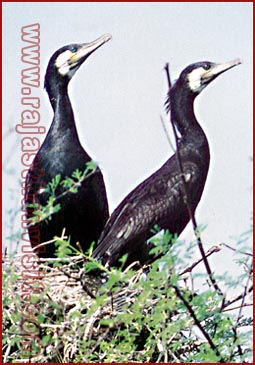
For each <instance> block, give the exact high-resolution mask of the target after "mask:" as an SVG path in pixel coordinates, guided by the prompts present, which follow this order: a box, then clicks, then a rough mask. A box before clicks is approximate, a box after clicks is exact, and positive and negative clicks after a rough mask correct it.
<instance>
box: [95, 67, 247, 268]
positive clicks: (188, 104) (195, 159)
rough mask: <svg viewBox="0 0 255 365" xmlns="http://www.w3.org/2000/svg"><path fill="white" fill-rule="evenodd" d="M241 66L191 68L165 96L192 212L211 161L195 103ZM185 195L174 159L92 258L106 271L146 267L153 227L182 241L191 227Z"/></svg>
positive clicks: (124, 211)
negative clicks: (121, 263)
mask: <svg viewBox="0 0 255 365" xmlns="http://www.w3.org/2000/svg"><path fill="white" fill-rule="evenodd" d="M239 63H240V61H239V60H234V61H232V62H228V63H225V64H215V63H211V62H199V63H195V64H192V65H190V66H188V67H187V68H185V69H184V70H183V72H182V73H181V75H180V77H179V78H178V80H177V81H176V82H175V84H174V85H173V86H172V88H171V90H170V92H169V99H168V103H169V104H170V107H171V113H172V118H173V121H174V123H175V125H176V127H177V129H178V131H179V134H180V139H179V143H178V145H179V148H178V150H179V156H180V160H181V164H182V169H183V174H184V179H185V186H186V192H187V195H188V199H189V205H190V208H191V210H192V212H194V211H195V209H196V207H197V205H198V203H199V201H200V198H201V195H202V192H203V189H204V185H205V181H206V177H207V173H208V168H209V161H210V154H209V146H208V142H207V138H206V136H205V133H204V132H203V130H202V128H201V126H200V125H199V123H198V121H197V120H196V117H195V114H194V108H193V104H194V100H195V98H196V96H197V95H198V94H199V93H200V92H201V91H202V90H203V89H204V88H205V87H206V86H207V85H208V84H209V83H210V82H211V81H212V80H214V79H215V78H216V77H217V76H218V75H220V74H221V73H222V72H224V71H226V70H228V69H230V68H232V67H234V66H235V65H237V64H239ZM184 192H185V191H184V185H183V178H182V176H181V171H180V168H179V163H178V159H177V154H176V153H175V154H174V155H173V156H172V157H171V158H169V160H167V161H166V163H165V164H164V165H163V166H162V167H161V168H160V169H159V170H157V171H156V172H155V173H154V174H152V175H151V176H150V177H148V178H147V179H146V180H145V181H143V182H142V183H141V184H140V185H139V186H137V187H136V188H135V189H134V190H133V191H132V192H131V193H129V194H128V196H127V197H126V198H125V199H124V200H123V201H122V202H121V203H120V205H119V206H118V207H117V208H116V209H115V210H114V212H113V214H112V215H111V217H110V219H109V220H108V222H107V224H106V226H105V228H104V230H103V232H102V235H101V236H100V239H99V243H98V246H97V248H96V249H95V250H94V252H93V257H94V258H96V259H99V260H101V261H102V262H103V263H104V264H108V265H109V266H118V264H119V263H118V260H119V259H120V258H121V257H122V256H123V255H124V254H128V258H127V261H126V264H125V266H127V265H129V264H130V263H132V262H133V261H135V260H138V261H140V263H141V264H143V263H145V262H146V261H147V260H148V259H149V256H148V251H149V249H151V248H152V245H151V244H150V245H149V246H148V245H147V244H145V242H146V240H148V239H149V238H150V237H152V236H153V232H152V229H153V227H154V226H155V225H158V226H159V227H160V228H161V229H168V230H169V232H170V233H171V234H172V235H174V234H177V235H180V233H181V232H182V231H183V229H184V228H185V227H186V225H187V223H188V222H189V220H190V216H189V213H188V209H187V204H186V202H185V201H184Z"/></svg>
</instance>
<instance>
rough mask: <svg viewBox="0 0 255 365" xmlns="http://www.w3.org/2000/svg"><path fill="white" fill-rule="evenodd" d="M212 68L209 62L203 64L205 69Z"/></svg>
mask: <svg viewBox="0 0 255 365" xmlns="http://www.w3.org/2000/svg"><path fill="white" fill-rule="evenodd" d="M210 68H211V65H209V63H206V64H205V65H204V66H203V69H204V70H205V71H208V70H210Z"/></svg>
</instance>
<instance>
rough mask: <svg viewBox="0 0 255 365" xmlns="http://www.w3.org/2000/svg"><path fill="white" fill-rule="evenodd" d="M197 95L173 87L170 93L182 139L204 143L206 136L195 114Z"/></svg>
mask: <svg viewBox="0 0 255 365" xmlns="http://www.w3.org/2000/svg"><path fill="white" fill-rule="evenodd" d="M195 97H196V95H195V94H193V93H191V92H190V90H188V89H187V88H185V87H182V86H180V85H178V82H177V83H176V84H175V85H174V86H173V88H172V90H171V93H170V103H171V113H172V117H173V120H174V122H175V125H176V127H177V128H178V131H179V132H180V134H181V137H182V138H181V139H185V141H187V142H188V141H193V142H199V141H200V142H202V140H204V141H206V136H205V134H204V132H203V130H202V128H201V126H200V125H199V123H198V121H197V119H196V116H195V113H194V100H195Z"/></svg>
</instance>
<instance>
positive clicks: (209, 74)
mask: <svg viewBox="0 0 255 365" xmlns="http://www.w3.org/2000/svg"><path fill="white" fill-rule="evenodd" d="M241 63H242V61H241V60H240V59H239V58H236V59H235V60H233V61H229V62H225V63H215V64H214V65H213V66H212V67H211V68H210V69H209V70H208V71H205V73H204V74H203V75H202V80H203V82H205V83H209V82H211V81H212V80H214V79H215V78H216V77H217V76H219V75H221V74H222V73H223V72H225V71H227V70H230V69H231V68H232V67H235V66H237V65H240V64H241Z"/></svg>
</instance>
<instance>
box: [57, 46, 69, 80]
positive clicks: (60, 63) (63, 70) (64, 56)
mask: <svg viewBox="0 0 255 365" xmlns="http://www.w3.org/2000/svg"><path fill="white" fill-rule="evenodd" d="M71 56H72V52H71V51H69V50H66V51H65V52H63V53H61V54H60V55H59V56H58V57H57V59H56V61H55V65H56V67H57V69H58V72H59V73H60V74H61V75H62V76H65V75H67V74H69V71H70V65H69V63H68V61H69V60H70V58H71Z"/></svg>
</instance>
